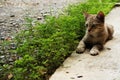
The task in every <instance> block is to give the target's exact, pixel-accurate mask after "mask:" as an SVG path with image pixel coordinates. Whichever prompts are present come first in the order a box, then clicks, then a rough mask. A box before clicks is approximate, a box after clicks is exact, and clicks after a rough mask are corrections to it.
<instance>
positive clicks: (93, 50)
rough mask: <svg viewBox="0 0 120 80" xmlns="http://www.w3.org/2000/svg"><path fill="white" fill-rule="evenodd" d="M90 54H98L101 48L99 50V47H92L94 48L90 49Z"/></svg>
mask: <svg viewBox="0 0 120 80" xmlns="http://www.w3.org/2000/svg"><path fill="white" fill-rule="evenodd" d="M90 54H91V55H92V56H96V55H98V54H99V50H97V49H92V50H90Z"/></svg>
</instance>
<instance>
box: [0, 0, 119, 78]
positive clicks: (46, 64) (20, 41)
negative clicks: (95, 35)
mask: <svg viewBox="0 0 120 80" xmlns="http://www.w3.org/2000/svg"><path fill="white" fill-rule="evenodd" d="M117 1H118V0H102V1H100V0H89V1H88V2H85V3H78V4H75V5H70V6H69V7H67V9H65V10H64V12H63V13H61V14H60V15H59V16H58V17H54V16H46V18H45V22H44V23H39V22H35V25H33V24H32V22H33V19H30V18H26V22H27V24H26V27H27V29H26V30H24V31H21V32H20V33H19V34H18V35H17V36H16V37H15V40H14V42H15V43H16V44H17V48H16V49H15V50H10V52H11V53H13V54H17V55H19V56H20V58H19V59H18V60H16V61H15V62H14V64H13V65H12V66H10V65H8V64H4V65H2V66H1V69H0V70H1V73H3V74H2V75H1V74H0V77H1V78H0V80H3V79H4V80H5V78H6V75H7V78H9V79H11V80H47V79H48V78H49V76H50V75H51V74H52V73H53V72H54V71H55V70H56V68H58V67H59V66H60V65H61V64H62V63H63V61H64V60H65V59H66V58H67V57H68V56H70V54H71V53H72V52H73V51H74V50H75V49H76V47H77V45H78V43H79V41H80V39H81V38H82V37H83V35H84V33H85V27H84V21H85V20H84V17H83V12H85V11H86V12H88V13H92V14H96V13H97V12H99V11H103V12H104V13H105V14H107V13H108V12H109V11H110V10H111V9H112V7H113V5H114V4H115V2H117ZM8 43H9V42H8Z"/></svg>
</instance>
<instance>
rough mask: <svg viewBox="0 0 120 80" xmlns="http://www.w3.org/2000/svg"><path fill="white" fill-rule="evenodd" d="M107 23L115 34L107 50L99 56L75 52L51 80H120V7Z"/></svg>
mask: <svg viewBox="0 0 120 80" xmlns="http://www.w3.org/2000/svg"><path fill="white" fill-rule="evenodd" d="M106 23H109V24H112V25H113V26H114V29H115V33H114V38H113V39H112V40H110V41H108V42H107V43H106V44H105V49H104V50H103V51H101V53H100V54H99V55H97V56H91V55H90V54H88V51H86V52H85V53H84V54H76V53H75V52H73V54H72V55H71V56H70V57H68V58H67V59H66V60H65V62H64V63H63V66H60V67H59V68H58V69H57V70H56V72H55V73H54V74H53V75H52V76H51V78H50V79H49V80H120V51H119V50H120V7H116V8H114V9H113V10H112V11H111V12H110V13H109V14H108V15H107V16H106Z"/></svg>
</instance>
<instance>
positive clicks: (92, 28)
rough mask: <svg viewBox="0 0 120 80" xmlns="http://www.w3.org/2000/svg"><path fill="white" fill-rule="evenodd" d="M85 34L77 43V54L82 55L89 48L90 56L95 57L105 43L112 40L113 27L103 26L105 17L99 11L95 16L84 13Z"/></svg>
mask: <svg viewBox="0 0 120 80" xmlns="http://www.w3.org/2000/svg"><path fill="white" fill-rule="evenodd" d="M84 17H85V20H86V22H85V26H86V34H85V36H84V37H83V38H82V40H81V41H80V42H79V45H78V47H77V49H76V52H77V53H83V52H84V51H85V49H86V48H90V54H91V55H93V56H95V55H98V54H99V51H100V50H101V49H103V45H104V44H105V43H106V41H108V40H110V39H112V38H113V33H114V30H113V26H112V25H108V24H105V23H104V22H105V15H104V13H103V12H102V11H100V12H99V13H98V14H97V15H93V14H88V13H84Z"/></svg>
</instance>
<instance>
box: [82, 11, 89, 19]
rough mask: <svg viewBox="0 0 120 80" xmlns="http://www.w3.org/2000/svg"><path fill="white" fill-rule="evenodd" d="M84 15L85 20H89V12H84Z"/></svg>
mask: <svg viewBox="0 0 120 80" xmlns="http://www.w3.org/2000/svg"><path fill="white" fill-rule="evenodd" d="M83 15H84V18H85V20H87V18H88V16H89V14H88V13H87V12H83Z"/></svg>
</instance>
